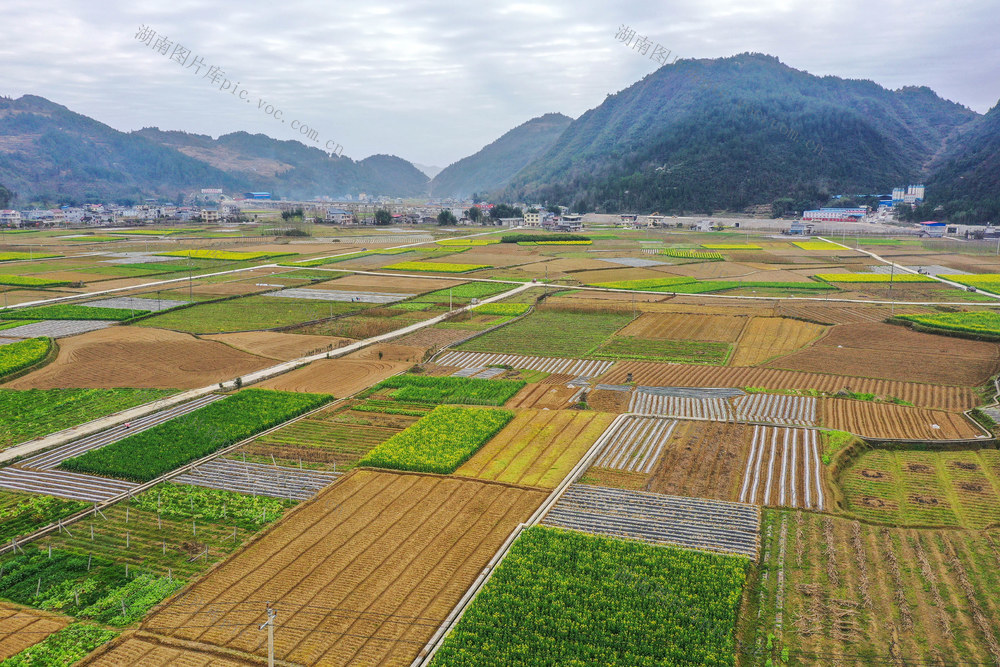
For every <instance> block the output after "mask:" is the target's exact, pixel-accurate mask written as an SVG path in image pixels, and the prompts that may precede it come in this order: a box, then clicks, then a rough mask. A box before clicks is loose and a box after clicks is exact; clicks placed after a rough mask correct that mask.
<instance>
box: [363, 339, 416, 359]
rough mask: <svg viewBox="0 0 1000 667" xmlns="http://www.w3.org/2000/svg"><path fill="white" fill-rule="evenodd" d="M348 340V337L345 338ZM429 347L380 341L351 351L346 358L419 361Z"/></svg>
mask: <svg viewBox="0 0 1000 667" xmlns="http://www.w3.org/2000/svg"><path fill="white" fill-rule="evenodd" d="M345 340H347V339H345ZM426 350H427V348H423V347H416V346H414V345H398V344H396V343H378V344H377V345H369V346H368V347H366V348H364V349H361V350H358V351H357V352H351V353H350V354H349V355H347V356H346V357H344V358H345V359H360V360H363V361H406V362H409V363H417V362H419V361H421V360H422V359H423V358H424V352H426Z"/></svg>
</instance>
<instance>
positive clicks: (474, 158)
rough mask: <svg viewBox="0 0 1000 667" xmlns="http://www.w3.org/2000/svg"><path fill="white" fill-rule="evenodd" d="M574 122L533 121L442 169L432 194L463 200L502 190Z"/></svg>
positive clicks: (550, 117) (551, 116) (550, 116)
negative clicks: (475, 194) (471, 196)
mask: <svg viewBox="0 0 1000 667" xmlns="http://www.w3.org/2000/svg"><path fill="white" fill-rule="evenodd" d="M572 122H573V119H572V118H570V117H568V116H564V115H562V114H561V113H547V114H545V115H544V116H539V117H537V118H532V119H531V120H529V121H528V122H527V123H524V124H522V125H519V126H517V127H515V128H514V129H513V130H511V131H510V132H507V133H506V134H504V135H503V136H502V137H500V138H499V139H497V140H496V141H494V142H493V143H491V144H490V145H488V146H485V147H484V148H483V149H482V150H480V151H479V152H478V153H475V154H474V155H470V156H469V157H466V158H463V159H461V160H459V161H458V162H455V163H454V164H452V165H450V166H448V167H446V168H445V169H443V170H442V171H441V173H439V174H438V175H437V176H435V177H434V179H433V180H432V181H431V185H430V191H431V194H432V195H433V196H435V197H456V198H463V197H468V196H470V195H472V193H474V192H488V191H492V190H498V189H500V188H503V187H504V186H506V185H507V183H508V182H509V181H510V179H511V178H512V177H513V176H514V175H515V174H517V173H518V172H519V171H520V170H521V169H523V168H524V166H525V165H527V164H528V163H530V162H531V161H532V160H534V159H535V158H536V157H538V156H539V155H540V154H542V153H544V152H545V151H547V150H548V149H549V148H550V147H551V146H552V144H554V143H555V141H556V139H558V138H559V135H561V134H562V133H563V131H564V130H565V129H566V127H567V126H569V124H570V123H572Z"/></svg>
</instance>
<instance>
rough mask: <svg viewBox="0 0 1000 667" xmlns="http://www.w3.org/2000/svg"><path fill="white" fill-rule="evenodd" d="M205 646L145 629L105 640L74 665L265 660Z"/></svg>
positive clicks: (192, 665) (151, 666) (228, 664)
mask: <svg viewBox="0 0 1000 667" xmlns="http://www.w3.org/2000/svg"><path fill="white" fill-rule="evenodd" d="M212 649H213V647H210V646H206V647H204V650H199V649H198V648H197V645H188V644H187V643H186V642H173V643H172V642H170V641H169V640H168V639H166V638H163V637H157V636H153V635H148V634H146V633H137V634H123V635H121V636H120V637H119V638H118V639H116V640H115V641H113V642H111V643H109V644H105V645H104V646H102V647H100V648H99V649H97V650H96V651H94V652H93V653H91V654H90V655H89V656H87V657H86V658H84V659H83V660H81V661H80V662H78V663H76V664H77V665H81V666H82V665H97V666H99V667H121V665H145V666H146V667H159V666H161V665H184V667H245V666H246V665H261V664H267V663H266V662H261V661H260V660H253V659H251V660H246V659H242V658H240V657H237V656H235V655H232V654H226V653H222V652H221V651H218V650H217V649H216V650H214V651H213V650H212Z"/></svg>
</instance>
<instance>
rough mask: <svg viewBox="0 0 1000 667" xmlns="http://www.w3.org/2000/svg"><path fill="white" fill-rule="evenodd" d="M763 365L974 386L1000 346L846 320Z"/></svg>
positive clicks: (997, 360)
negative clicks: (808, 343) (809, 344)
mask: <svg viewBox="0 0 1000 667" xmlns="http://www.w3.org/2000/svg"><path fill="white" fill-rule="evenodd" d="M768 366H770V367H771V368H782V369H786V370H796V371H807V372H811V373H834V374H837V375H847V376H854V377H869V378H880V379H884V380H900V381H907V382H919V383H924V384H942V385H957V386H977V385H980V384H982V383H984V382H986V381H987V380H988V379H989V378H990V376H992V375H993V374H995V373H996V372H997V371H998V370H1000V346H998V345H997V344H996V343H987V342H980V341H971V340H966V339H963V338H954V337H951V336H936V335H934V334H926V333H920V332H917V331H913V330H911V329H907V328H905V327H899V326H895V325H891V324H879V323H872V324H847V325H838V326H835V327H833V328H832V329H831V330H830V331H829V333H827V335H826V336H824V337H823V338H822V339H821V340H819V341H818V342H817V343H816V344H815V345H813V346H812V347H810V348H809V349H807V350H803V351H801V352H796V353H794V354H791V355H789V356H786V357H783V358H782V359H778V360H776V361H773V362H771V363H770V364H768ZM847 384H850V382H849V381H847Z"/></svg>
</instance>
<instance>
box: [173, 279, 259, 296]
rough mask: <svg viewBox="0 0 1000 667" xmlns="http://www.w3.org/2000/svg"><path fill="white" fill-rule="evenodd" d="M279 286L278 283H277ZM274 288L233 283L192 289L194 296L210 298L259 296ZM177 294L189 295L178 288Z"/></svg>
mask: <svg viewBox="0 0 1000 667" xmlns="http://www.w3.org/2000/svg"><path fill="white" fill-rule="evenodd" d="M275 284H277V283H275ZM273 290H274V288H273V287H259V286H257V285H256V284H254V283H245V282H231V283H201V284H199V285H195V286H194V287H192V288H191V292H192V293H193V294H205V295H208V296H236V295H243V294H258V293H260V292H270V291H273ZM174 291H175V293H177V294H181V295H185V294H187V293H188V289H187V287H184V288H177V289H176V290H174Z"/></svg>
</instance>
